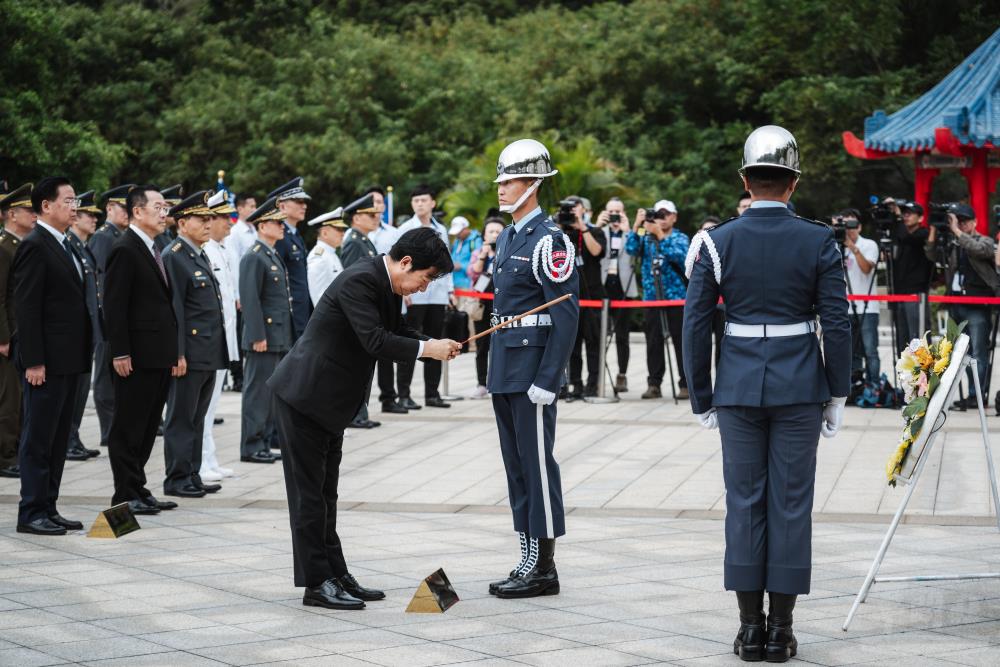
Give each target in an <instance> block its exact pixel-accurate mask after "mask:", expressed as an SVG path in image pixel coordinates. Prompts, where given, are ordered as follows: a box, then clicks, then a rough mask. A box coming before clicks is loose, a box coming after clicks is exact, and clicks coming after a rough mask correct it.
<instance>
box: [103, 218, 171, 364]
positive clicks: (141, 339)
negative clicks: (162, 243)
mask: <svg viewBox="0 0 1000 667" xmlns="http://www.w3.org/2000/svg"><path fill="white" fill-rule="evenodd" d="M104 335H105V336H106V337H107V340H108V345H109V346H110V352H111V356H112V358H114V357H123V356H131V357H132V367H133V368H135V369H163V368H170V367H172V366H176V365H177V356H178V355H177V318H176V317H174V310H173V306H172V304H171V291H170V287H169V286H168V285H167V283H166V282H165V281H164V279H163V274H161V273H160V269H159V268H158V267H157V266H156V260H154V259H153V256H152V254H150V252H149V248H147V247H146V244H145V242H144V241H143V240H142V239H141V238H139V235H138V234H136V233H135V232H134V231H132V230H131V229H128V230H126V231H125V233H124V234H122V236H121V238H119V239H118V240H117V241H116V242H115V245H114V247H113V248H112V249H111V254H110V256H109V257H108V268H107V271H106V272H105V275H104Z"/></svg>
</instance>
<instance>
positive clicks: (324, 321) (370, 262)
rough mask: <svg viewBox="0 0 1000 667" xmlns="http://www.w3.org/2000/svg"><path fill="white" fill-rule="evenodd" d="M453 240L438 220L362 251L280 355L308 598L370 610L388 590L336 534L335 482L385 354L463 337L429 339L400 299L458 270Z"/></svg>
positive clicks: (399, 354)
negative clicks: (356, 569)
mask: <svg viewBox="0 0 1000 667" xmlns="http://www.w3.org/2000/svg"><path fill="white" fill-rule="evenodd" d="M452 268H453V267H452V261H451V255H450V253H449V251H448V247H447V246H446V245H445V244H444V243H443V242H442V241H441V239H440V238H439V237H438V235H437V233H436V232H435V231H434V230H432V229H418V230H414V231H411V232H408V233H407V234H404V235H403V236H402V237H400V239H399V241H397V242H396V244H395V245H394V246H393V247H392V250H390V251H389V254H388V255H379V256H377V257H373V258H370V259H364V260H361V261H359V262H357V263H355V264H354V265H352V266H351V267H350V268H348V269H347V270H346V271H344V272H343V273H342V274H340V277H339V278H338V279H337V281H336V282H335V283H334V284H333V285H332V286H331V287H330V288H329V289H328V290H327V291H326V292H325V293H324V294H323V297H322V298H321V299H320V301H319V303H317V304H316V309H315V310H314V311H313V314H312V317H311V318H310V320H309V323H308V325H306V329H305V333H304V334H303V335H302V337H301V338H299V340H298V341H297V342H296V343H295V345H294V346H293V347H292V349H291V351H290V352H289V353H288V354H287V355H286V356H285V358H284V359H283V360H282V361H281V363H280V364H278V367H277V368H276V369H275V371H274V374H273V375H272V376H271V379H270V380H268V383H267V384H268V386H269V387H270V388H271V390H272V391H273V392H274V399H273V400H274V412H275V418H276V422H277V426H278V435H279V437H280V438H281V442H282V443H284V448H283V449H282V454H283V456H284V458H283V460H282V463H283V465H284V467H285V488H286V491H287V494H288V513H289V517H290V521H291V527H292V551H293V557H294V561H295V585H296V586H305V587H306V592H305V595H304V597H303V599H302V603H303V604H305V605H308V606H317V607H327V608H330V609H363V608H364V606H365V602H364V601H365V600H380V599H382V598H384V597H385V594H384V593H383V592H382V591H377V590H373V589H368V588H364V587H362V586H361V585H360V584H358V582H357V580H356V579H355V578H354V577H353V576H351V574H350V573H349V572H348V569H347V563H346V560H345V558H344V551H343V548H342V547H341V544H340V538H339V537H338V536H337V481H338V477H339V474H340V460H341V456H342V446H343V442H344V429H345V428H346V427H347V425H348V423H350V421H351V419H352V418H353V417H354V415H355V414H356V413H357V411H358V407H359V406H360V405H361V404H362V403H363V402H364V401H365V400H366V399H367V391H368V386H369V383H370V382H371V379H372V373H373V372H374V371H375V362H376V361H377V360H385V361H396V362H400V361H408V360H413V359H418V358H428V359H437V360H439V361H446V360H448V359H452V358H454V357H455V356H457V355H458V353H459V350H460V349H461V346H460V345H459V344H458V343H456V342H455V341H453V340H444V339H442V340H430V339H428V338H427V337H426V336H424V335H422V334H420V333H418V332H416V331H414V330H413V329H411V328H410V327H408V326H407V325H406V324H405V323H404V322H403V317H402V314H401V312H402V298H403V297H404V296H409V295H410V294H415V293H417V292H423V291H424V290H425V289H427V286H428V285H430V284H431V282H432V281H433V280H434V279H435V278H437V277H439V276H447V275H451V271H452Z"/></svg>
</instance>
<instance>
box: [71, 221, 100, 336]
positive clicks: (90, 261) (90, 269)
mask: <svg viewBox="0 0 1000 667" xmlns="http://www.w3.org/2000/svg"><path fill="white" fill-rule="evenodd" d="M66 238H68V239H69V242H70V244H72V246H73V250H75V251H76V256H77V258H78V259H79V260H80V263H81V264H82V265H83V289H84V292H86V294H87V313H88V314H89V315H90V327H91V332H92V334H91V335H92V341H91V342H92V343H93V344H94V345H96V344H97V343H100V342H102V341H103V340H104V329H103V326H104V320H103V317H102V316H101V297H100V294H101V274H100V272H99V271H98V270H97V259H96V258H95V257H94V253H93V252H91V250H90V248H89V247H87V244H86V243H84V242H83V241H81V240H80V237H78V236H77V235H76V234H74V233H73V232H71V231H67V232H66Z"/></svg>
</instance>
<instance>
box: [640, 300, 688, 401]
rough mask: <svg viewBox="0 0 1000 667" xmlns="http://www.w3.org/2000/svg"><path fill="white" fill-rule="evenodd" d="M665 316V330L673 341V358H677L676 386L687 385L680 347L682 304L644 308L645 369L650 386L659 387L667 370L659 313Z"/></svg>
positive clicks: (682, 318)
mask: <svg viewBox="0 0 1000 667" xmlns="http://www.w3.org/2000/svg"><path fill="white" fill-rule="evenodd" d="M661 312H664V313H665V314H666V316H667V331H668V332H669V333H670V338H671V339H672V340H673V343H674V358H675V359H676V360H677V377H678V382H677V386H679V387H687V379H686V378H685V376H684V364H683V361H682V359H683V358H684V357H683V352H682V348H681V329H682V328H683V326H684V308H683V307H682V306H667V307H666V308H647V309H646V313H645V315H646V321H645V329H646V369H647V371H648V373H649V378H648V382H649V384H650V386H653V387H659V386H660V385H661V384H662V383H663V375H664V373H666V372H667V360H666V356H664V355H665V350H664V346H663V325H662V324H661V321H660V313H661Z"/></svg>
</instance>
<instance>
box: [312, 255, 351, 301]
mask: <svg viewBox="0 0 1000 667" xmlns="http://www.w3.org/2000/svg"><path fill="white" fill-rule="evenodd" d="M306 266H307V267H308V271H309V298H310V299H312V302H313V306H315V305H316V304H318V303H319V300H320V298H322V296H323V292H325V291H326V288H327V287H329V286H330V284H331V283H332V282H333V281H334V280H335V279H336V278H337V276H339V275H340V272H341V271H343V270H344V265H343V264H341V263H340V257H338V256H337V250H336V249H335V248H333V247H332V246H331V245H329V244H328V243H325V242H323V241H316V246H315V247H314V248H313V249H312V251H310V253H309V256H308V257H306Z"/></svg>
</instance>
